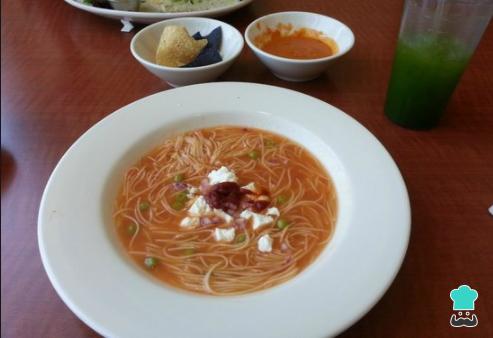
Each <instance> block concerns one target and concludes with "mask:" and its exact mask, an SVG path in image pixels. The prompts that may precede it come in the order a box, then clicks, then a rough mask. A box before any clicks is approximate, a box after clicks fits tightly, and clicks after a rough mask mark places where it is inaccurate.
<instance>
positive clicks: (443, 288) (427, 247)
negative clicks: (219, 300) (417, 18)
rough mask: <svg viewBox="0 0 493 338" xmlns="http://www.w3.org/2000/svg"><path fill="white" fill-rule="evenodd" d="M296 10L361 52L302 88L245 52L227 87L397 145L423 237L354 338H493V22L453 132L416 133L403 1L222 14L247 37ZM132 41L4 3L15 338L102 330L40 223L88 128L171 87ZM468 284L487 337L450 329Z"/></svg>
mask: <svg viewBox="0 0 493 338" xmlns="http://www.w3.org/2000/svg"><path fill="white" fill-rule="evenodd" d="M284 10H304V11H311V12H319V13H323V14H327V15H329V16H333V17H335V18H338V19H340V20H341V21H343V22H345V23H346V24H347V25H348V26H350V27H351V29H352V30H353V31H354V34H355V36H356V45H355V47H354V49H353V50H352V51H351V52H350V54H349V55H347V56H346V57H344V59H343V60H341V62H340V63H339V64H338V65H337V66H336V67H334V68H332V69H331V70H330V71H329V72H327V74H326V75H324V76H323V77H321V78H319V79H318V80H315V81H311V82H307V83H289V82H284V81H281V80H278V79H277V78H275V77H274V76H273V75H272V74H271V73H270V72H269V71H268V70H267V69H266V68H265V67H263V66H262V65H261V64H260V63H259V62H258V61H257V60H256V58H255V57H254V56H253V54H252V53H251V51H250V50H249V49H248V48H245V49H244V50H243V53H242V55H241V57H240V59H239V60H238V62H236V64H235V65H234V66H233V67H232V68H231V69H230V70H229V71H228V72H227V73H226V74H225V75H224V76H223V77H222V78H221V79H220V80H219V81H250V82H259V83H267V84H272V85H276V86H281V87H286V88H291V89H294V90H298V91H300V92H303V93H307V94H310V95H312V96H314V97H317V98H319V99H322V100H324V101H327V102H329V103H331V104H333V105H335V106H337V107H339V108H340V109H342V110H343V111H345V112H346V113H348V114H349V115H351V116H353V117H354V118H356V119H357V120H358V121H359V122H361V123H362V124H363V125H364V126H366V127H367V128H368V129H369V130H370V131H371V132H373V133H374V134H375V135H376V136H377V137H378V138H379V139H380V140H381V142H382V143H383V144H384V145H385V146H386V147H387V149H388V150H389V151H390V153H391V154H392V156H393V157H394V159H395V160H396V162H397V164H398V165H399V167H400V169H401V171H402V174H403V176H404V178H405V181H406V183H407V187H408V189H409V195H410V198H411V203H412V217H413V225H412V235H411V242H410V245H409V250H408V253H407V257H406V259H405V262H404V264H403V266H402V269H401V270H400V273H399V275H398V276H397V278H396V280H395V282H394V283H393V284H392V286H391V287H390V289H389V290H388V292H387V293H386V294H385V296H384V297H383V298H382V300H381V301H380V302H379V303H378V304H377V305H376V306H375V307H374V308H373V309H372V310H371V311H370V312H369V313H368V314H367V315H366V316H365V317H364V318H363V319H362V320H360V321H359V322H358V323H357V324H355V325H354V326H353V327H352V328H350V329H349V330H347V331H346V332H345V333H344V334H342V336H343V337H449V336H465V335H466V334H467V336H471V337H472V336H474V337H487V336H489V337H493V307H492V305H493V292H492V286H493V249H492V247H493V246H492V243H493V216H491V215H490V214H489V213H488V211H487V209H488V207H489V206H490V205H492V204H493V71H492V68H493V62H492V61H491V60H493V27H492V25H490V27H489V29H488V30H487V32H486V33H485V35H484V37H483V40H482V43H481V44H480V46H479V48H478V49H477V52H476V54H475V55H474V57H473V59H472V61H471V64H470V66H469V68H468V69H467V71H466V72H465V74H464V76H463V78H462V81H461V83H460V85H459V86H458V88H457V91H456V92H455V94H454V96H453V98H452V100H451V102H450V105H449V108H448V112H447V115H446V117H445V119H444V120H443V122H442V123H441V125H440V127H439V128H437V129H434V130H432V131H426V132H417V131H409V130H405V129H402V128H400V127H397V126H395V125H393V124H392V123H390V122H389V121H388V120H387V119H386V118H385V117H384V116H383V108H382V107H383V103H384V98H385V92H386V86H387V82H388V78H389V74H390V69H391V61H392V57H393V51H394V47H395V43H396V37H397V32H398V26H399V22H400V16H401V10H402V3H401V2H400V1H393V0H386V1H385V0H373V1H358V0H332V1H324V0H311V1H295V0H270V1H261V0H257V1H255V2H254V3H253V4H252V5H250V6H249V7H247V8H245V9H243V10H241V11H239V12H237V13H235V14H233V15H230V16H227V17H225V18H224V19H223V20H225V21H227V22H229V23H232V24H234V25H235V26H236V27H238V28H239V29H240V30H241V31H244V29H245V27H246V25H247V24H248V23H249V22H251V21H252V20H254V19H255V18H256V17H258V16H261V15H264V14H267V13H271V12H277V11H284ZM133 35H134V33H122V32H120V23H119V22H116V21H111V20H108V19H104V18H100V17H96V16H93V15H91V14H87V13H83V12H81V11H79V10H76V9H74V8H72V7H70V6H68V5H67V4H65V3H64V2H63V1H61V0H58V1H28V0H20V1H2V75H1V79H2V88H1V93H2V94H1V95H2V101H1V102H2V103H1V104H2V105H1V107H2V120H1V121H2V127H1V128H2V129H1V131H2V138H1V139H2V188H1V191H2V223H1V231H2V240H1V244H2V255H1V256H2V287H1V290H2V300H1V304H2V314H1V324H2V325H1V336H2V337H6V338H7V337H8V338H10V337H72V338H74V337H95V336H98V335H97V334H96V333H95V332H94V331H92V330H91V329H90V328H88V327H87V326H86V325H84V324H83V323H82V322H81V321H80V320H79V319H78V318H77V317H76V316H75V315H74V314H73V313H72V312H71V311H70V310H69V309H68V308H67V307H66V306H65V305H64V304H63V303H62V301H61V300H60V298H59V297H58V296H57V294H56V293H55V291H54V290H53V288H52V286H51V284H50V283H49V281H48V278H47V276H46V273H45V271H44V269H43V266H42V264H41V260H40V256H39V252H38V243H37V237H36V217H37V212H38V205H39V201H40V198H41V194H42V191H43V188H44V186H45V184H46V181H47V179H48V177H49V175H50V173H51V171H52V170H53V168H54V166H55V165H56V163H57V162H58V160H59V159H60V157H61V156H62V154H63V153H64V152H65V151H66V150H67V148H68V147H69V146H70V145H71V144H72V143H73V142H74V141H75V140H76V139H77V138H78V137H79V136H80V135H81V134H82V133H83V132H85V131H86V130H87V129H88V128H90V127H91V126H92V125H93V124H95V123H96V122H98V121H99V120H101V119H102V118H103V117H105V116H106V115H108V114H109V113H111V112H113V111H114V110H116V109H117V108H120V107H122V106H124V105H126V104H128V103H130V102H132V101H134V100H137V99H139V98H142V97H144V96H147V95H150V94H153V93H156V92H159V91H162V90H166V89H169V87H167V85H166V84H165V83H163V82H161V81H160V80H159V79H157V78H155V77H154V76H152V75H151V74H150V73H148V72H147V71H145V70H144V69H143V68H142V66H141V65H139V64H138V63H137V62H136V61H135V60H134V59H133V57H132V56H131V54H130V52H129V43H130V40H131V38H132V36H133ZM368 226H371V224H369V225H368ZM362 278H365V276H362ZM463 283H466V284H469V285H470V286H472V287H473V288H475V289H476V290H478V291H479V299H478V301H477V302H476V312H475V313H476V314H477V316H478V319H479V326H478V327H476V328H474V329H464V328H462V329H454V328H451V327H450V325H449V318H450V315H451V314H452V303H451V300H450V299H449V292H450V290H451V289H453V288H456V287H457V286H459V285H460V284H463ZM327 320H330V318H327ZM205 336H207V335H205Z"/></svg>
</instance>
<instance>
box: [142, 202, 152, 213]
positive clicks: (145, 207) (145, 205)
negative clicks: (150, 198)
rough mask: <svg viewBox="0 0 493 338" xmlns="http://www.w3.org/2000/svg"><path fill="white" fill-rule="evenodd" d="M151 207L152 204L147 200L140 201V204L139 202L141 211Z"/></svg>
mask: <svg viewBox="0 0 493 338" xmlns="http://www.w3.org/2000/svg"><path fill="white" fill-rule="evenodd" d="M150 207H151V205H150V204H149V202H147V201H144V202H140V204H139V210H140V211H147V210H149V208H150Z"/></svg>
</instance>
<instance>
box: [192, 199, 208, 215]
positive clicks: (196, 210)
mask: <svg viewBox="0 0 493 338" xmlns="http://www.w3.org/2000/svg"><path fill="white" fill-rule="evenodd" d="M188 214H189V215H190V216H195V217H199V216H204V215H210V214H212V209H211V207H210V206H209V204H207V202H206V200H205V198H204V196H199V197H197V199H196V200H195V201H194V202H193V204H192V206H191V207H190V209H188Z"/></svg>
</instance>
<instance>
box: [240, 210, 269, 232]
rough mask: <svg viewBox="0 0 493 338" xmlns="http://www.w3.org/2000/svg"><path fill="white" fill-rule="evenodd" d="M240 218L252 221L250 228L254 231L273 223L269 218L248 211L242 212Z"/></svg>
mask: <svg viewBox="0 0 493 338" xmlns="http://www.w3.org/2000/svg"><path fill="white" fill-rule="evenodd" d="M240 217H241V218H244V219H250V218H251V219H252V228H253V230H256V229H258V228H260V227H262V226H264V225H267V224H271V223H272V222H274V219H273V218H272V217H270V216H266V215H262V214H257V213H255V212H251V211H250V210H243V211H242V212H241V214H240Z"/></svg>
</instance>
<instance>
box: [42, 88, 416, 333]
mask: <svg viewBox="0 0 493 338" xmlns="http://www.w3.org/2000/svg"><path fill="white" fill-rule="evenodd" d="M220 125H238V126H246V127H254V128H262V129H266V130H269V131H272V132H276V133H278V134H280V135H284V136H286V137H289V138H290V139H292V140H293V141H295V142H297V143H298V144H300V145H302V146H304V147H305V148H306V149H309V150H310V152H311V153H312V154H313V155H314V156H315V157H316V158H317V159H318V160H319V161H320V163H321V164H322V165H323V166H324V167H326V168H327V170H328V172H329V173H330V175H331V177H332V180H333V182H334V185H335V187H336V190H337V196H338V197H337V204H338V211H337V224H336V226H335V231H334V235H333V237H332V239H331V241H330V242H329V243H328V245H327V246H326V248H325V249H324V250H323V252H321V253H320V256H319V257H317V259H316V260H315V261H314V262H313V263H312V264H310V265H309V266H308V267H307V268H306V269H305V270H303V271H302V272H301V273H300V274H299V275H297V276H295V277H293V278H292V279H291V280H289V281H287V282H285V283H282V284H279V285H278V286H275V287H273V288H269V289H265V290H262V291H258V292H254V293H249V294H245V295H241V296H225V297H214V296H205V295H197V294H191V293H189V292H185V291H181V290H178V289H176V288H173V287H171V286H168V285H166V284H163V283H158V282H157V281H155V280H154V279H152V278H149V276H148V275H147V274H146V273H145V272H143V271H141V270H140V269H139V268H138V267H137V266H135V265H134V264H133V262H131V261H130V259H128V257H126V256H125V253H124V252H122V248H121V247H120V244H119V241H118V238H117V237H116V234H115V233H114V230H113V220H112V211H113V201H114V199H115V197H116V195H117V193H118V188H119V186H120V183H121V178H122V177H123V174H124V172H125V170H126V169H127V168H129V167H130V166H131V165H132V164H133V163H135V162H137V161H138V160H139V159H140V158H141V156H142V154H144V153H146V152H148V151H149V150H151V149H154V148H155V147H156V146H157V145H159V144H161V143H162V141H163V138H166V137H167V136H169V135H173V134H176V133H180V132H184V131H190V130H194V129H197V128H207V127H212V126H220ZM361 149H364V151H361ZM87 163H91V165H87ZM82 167H83V168H84V173H83V174H82V173H81V168H82ZM410 222H411V219H410V208H409V199H408V196H407V192H406V187H405V184H404V181H403V179H402V176H401V175H400V173H399V170H398V168H397V166H396V165H395V163H394V161H393V160H392V158H391V156H390V155H389V154H388V152H387V151H386V150H385V148H384V147H383V146H382V144H380V142H379V141H378V140H377V139H376V138H375V137H374V136H373V135H372V134H371V133H370V132H369V131H368V130H366V129H365V128H364V127H363V126H361V125H360V124H359V123H358V122H356V121H355V120H353V119H352V118H351V117H350V116H348V115H346V114H344V113H343V112H342V111H340V110H338V109H337V108H335V107H333V106H330V105H328V104H327V103H325V102H323V101H319V100H316V99H314V98H312V97H309V96H307V95H304V94H301V93H297V92H294V91H291V90H286V89H282V88H276V87H271V86H265V85H259V84H252V83H235V82H218V83H207V84H201V85H195V86H187V87H183V88H178V89H173V90H166V91H163V92H161V93H157V94H155V95H152V96H149V97H146V98H143V99H141V100H139V101H136V102H133V103H131V104H130V105H128V106H126V107H123V108H121V109H119V110H118V111H117V112H115V113H113V114H111V115H109V116H107V117H106V118H104V119H103V120H102V121H100V122H99V123H97V124H96V125H95V126H93V127H92V128H91V129H90V130H89V131H87V132H86V133H85V134H84V135H83V136H81V137H80V138H79V139H78V140H77V142H75V143H74V145H73V146H72V147H70V149H69V150H68V151H67V153H65V155H64V156H63V158H62V159H61V160H60V162H59V163H58V165H57V166H56V168H55V170H54V171H53V174H52V175H51V177H50V179H49V181H48V183H47V185H46V189H45V191H44V194H43V198H42V201H41V205H40V208H39V217H38V240H39V248H40V253H41V258H42V260H43V265H44V267H45V269H46V272H47V274H48V277H49V278H50V281H51V282H52V284H53V286H54V288H55V290H56V291H57V292H58V294H59V295H60V297H61V298H62V299H63V301H64V302H65V303H66V304H67V305H68V307H69V308H70V309H72V311H74V313H75V314H76V315H77V316H79V317H80V318H81V319H82V320H83V321H84V322H86V323H87V324H88V325H89V326H91V327H92V328H93V329H95V330H96V331H98V332H99V333H100V334H101V335H102V336H104V337H119V338H127V337H132V338H133V337H146V338H153V337H180V338H195V337H213V338H231V337H235V338H252V337H258V338H262V337H266V338H271V337H283V338H300V337H303V338H319V337H329V336H334V335H336V334H338V333H340V332H341V331H342V330H344V329H345V328H347V327H349V326H350V325H352V324H353V323H354V322H355V321H356V320H357V319H359V318H360V317H361V316H363V315H364V314H365V313H366V312H367V311H368V310H369V309H370V308H371V307H372V306H373V305H375V304H376V302H377V301H378V300H379V299H380V297H382V295H383V294H384V292H385V290H387V288H388V287H389V286H390V283H391V282H392V280H393V279H394V277H395V276H396V274H397V271H398V270H399V267H400V265H401V263H402V260H403V258H404V254H405V252H406V248H407V243H408V239H409V233H410Z"/></svg>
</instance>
